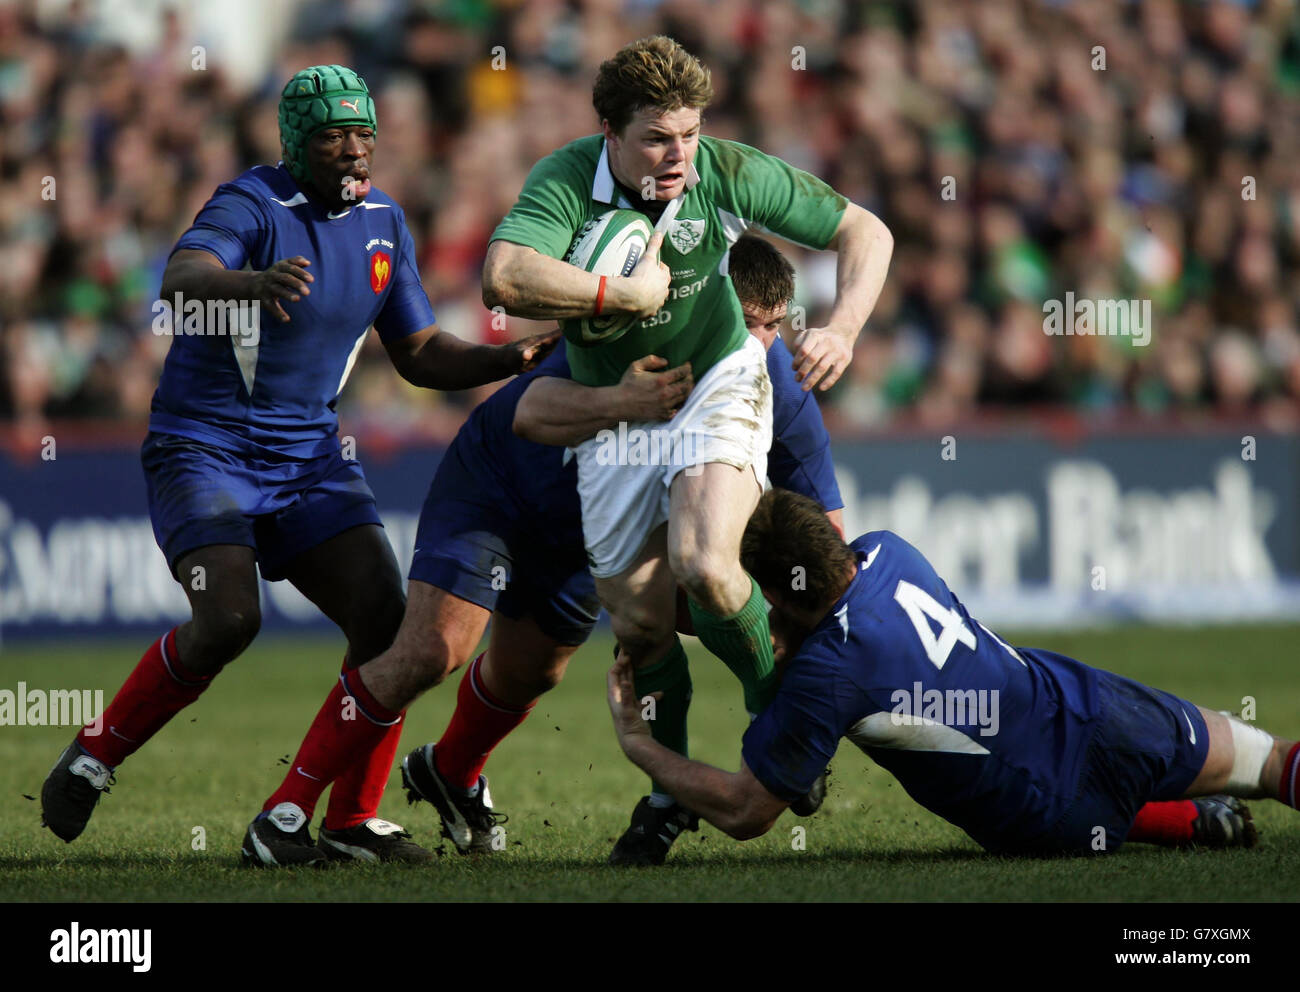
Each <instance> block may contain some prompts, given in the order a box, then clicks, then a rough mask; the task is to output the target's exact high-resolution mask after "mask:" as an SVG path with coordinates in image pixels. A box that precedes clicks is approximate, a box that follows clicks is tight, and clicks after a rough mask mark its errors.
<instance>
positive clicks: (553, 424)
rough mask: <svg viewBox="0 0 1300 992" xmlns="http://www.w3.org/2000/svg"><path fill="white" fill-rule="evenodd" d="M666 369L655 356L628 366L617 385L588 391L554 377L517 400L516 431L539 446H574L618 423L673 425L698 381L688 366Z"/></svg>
mask: <svg viewBox="0 0 1300 992" xmlns="http://www.w3.org/2000/svg"><path fill="white" fill-rule="evenodd" d="M667 364H668V363H667V362H666V361H665V360H664V359H662V358H660V357H658V356H657V355H647V356H646V357H645V358H638V359H637V360H636V361H635V362H633V363H632V364H631V365H629V366H628V367H627V371H626V372H624V373H623V378H622V379H621V380H619V383H618V385H617V386H584V385H582V384H581V383H577V382H574V381H573V380H572V379H560V378H556V377H553V376H546V377H543V378H539V379H537V380H536V381H534V382H533V383H531V384H530V385H529V386H528V388H527V389H525V390H524V395H523V396H521V397H520V398H519V404H518V406H516V407H515V420H514V432H515V433H516V434H518V435H519V436H520V437H522V438H526V439H527V440H529V441H535V442H536V443H538V444H554V445H561V446H567V447H574V446H576V445H579V444H581V443H582V442H583V441H585V440H587V438H589V437H593V436H594V435H595V434H596V433H597V432H599V431H601V430H604V429H605V428H612V427H613V426H614V425H615V424H618V423H619V422H620V421H626V422H629V423H635V422H638V421H646V420H649V421H656V422H660V421H666V420H671V419H672V418H673V416H674V415H675V414H676V413H677V411H678V410H679V409H680V408H681V405H682V403H683V402H684V401H685V399H686V397H687V395H689V393H690V391H691V389H692V388H693V386H694V380H693V379H692V378H691V366H690V363H689V362H687V363H686V364H685V365H679V366H677V368H675V369H667V370H663V368H664V366H665V365H667ZM661 370H663V371H661Z"/></svg>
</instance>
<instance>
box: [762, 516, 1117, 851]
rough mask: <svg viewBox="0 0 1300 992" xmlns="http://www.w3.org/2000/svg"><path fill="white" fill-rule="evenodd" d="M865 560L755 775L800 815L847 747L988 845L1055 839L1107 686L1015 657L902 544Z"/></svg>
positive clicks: (876, 547)
mask: <svg viewBox="0 0 1300 992" xmlns="http://www.w3.org/2000/svg"><path fill="white" fill-rule="evenodd" d="M852 547H853V549H854V551H855V553H856V555H857V558H858V572H857V574H856V576H855V577H854V579H853V582H852V584H851V585H850V586H849V588H848V589H847V591H846V592H845V593H844V595H843V596H842V597H841V598H840V600H839V601H838V602H837V603H836V604H835V607H834V608H833V609H832V610H831V612H830V613H828V614H827V616H826V617H825V619H823V621H822V622H821V624H820V625H819V626H818V627H817V628H816V629H815V630H814V631H813V632H812V633H811V634H810V635H809V636H808V638H807V639H806V640H805V641H804V643H803V644H802V645H801V647H800V649H799V651H798V653H797V654H796V655H795V657H794V658H792V659H791V660H790V662H789V664H788V666H787V667H786V670H785V672H784V674H783V676H782V680H781V684H780V687H779V689H778V692H777V695H776V698H775V700H774V701H773V702H772V704H771V706H769V707H768V708H767V709H766V710H764V711H763V713H762V714H760V715H759V717H758V718H757V719H756V720H755V721H754V722H753V723H752V724H751V725H750V727H749V729H748V730H747V731H746V733H745V736H744V741H743V744H742V750H741V753H742V756H743V758H744V761H745V764H746V765H748V766H749V768H750V770H751V771H752V772H753V773H754V776H755V777H756V778H757V779H758V780H759V781H760V782H761V783H762V784H763V786H764V787H765V788H766V789H767V790H768V791H769V792H771V793H772V794H773V795H775V796H777V797H779V798H781V799H787V800H790V801H793V800H795V799H797V798H799V797H801V796H803V795H805V794H806V793H807V792H808V790H809V789H810V788H811V787H812V785H813V782H814V780H815V779H816V778H817V776H818V775H819V774H820V773H821V772H822V770H823V769H825V767H826V765H827V763H828V762H829V761H830V759H831V757H832V756H833V755H834V753H835V749H836V746H837V745H838V744H839V741H840V738H842V737H847V738H848V739H849V740H851V741H852V742H853V743H854V744H856V745H857V746H858V747H859V748H861V749H862V750H863V751H864V752H865V753H866V754H867V755H869V756H870V757H871V758H872V759H873V760H875V761H876V762H878V763H879V764H881V765H883V766H884V767H885V768H887V769H888V770H889V771H890V772H892V773H893V774H894V776H895V777H896V778H897V779H898V781H899V782H900V783H901V784H902V786H903V788H904V789H906V790H907V793H908V794H909V795H910V796H911V797H912V798H913V799H915V800H916V801H917V802H918V803H920V804H921V805H922V806H924V807H926V809H929V810H930V811H931V812H934V813H936V814H938V815H939V816H942V817H943V818H944V819H946V820H948V821H950V822H952V823H955V824H956V825H957V826H959V827H961V828H962V829H964V830H965V831H966V832H967V833H968V834H970V835H971V836H972V837H973V838H974V839H975V840H976V841H978V842H980V843H982V844H986V845H994V846H996V845H997V844H999V843H1002V844H1005V843H1008V842H1010V841H1013V840H1016V839H1022V838H1023V839H1029V838H1033V837H1035V836H1037V835H1039V834H1041V833H1042V832H1044V831H1045V830H1047V829H1048V828H1049V827H1051V826H1052V825H1054V824H1055V823H1056V822H1057V821H1058V820H1059V819H1060V818H1061V816H1062V815H1063V814H1064V813H1065V812H1066V811H1067V810H1068V808H1069V806H1070V804H1071V803H1072V802H1073V801H1074V798H1075V795H1076V793H1077V788H1078V780H1079V776H1080V773H1081V769H1082V768H1083V763H1084V759H1085V756H1086V753H1087V750H1088V744H1089V743H1090V742H1091V739H1092V736H1093V733H1094V732H1095V730H1096V726H1097V721H1098V717H1099V712H1098V692H1097V672H1096V671H1095V670H1094V669H1092V668H1089V667H1088V666H1087V665H1084V664H1082V663H1081V662H1078V661H1075V660H1074V659H1072V658H1067V657H1064V656H1063V655H1058V654H1054V653H1052V652H1050V651H1038V650H1033V649H1027V648H1012V647H1011V646H1009V645H1007V644H1005V643H1004V642H1003V641H1001V640H1000V639H999V638H998V637H997V636H996V635H994V634H993V632H992V631H990V630H989V629H988V628H986V627H985V626H984V625H983V624H981V623H979V622H978V621H977V620H975V619H974V618H972V617H971V616H970V614H969V613H967V612H966V608H965V607H964V606H963V605H962V604H961V602H960V601H959V600H958V599H957V597H956V596H954V595H953V594H952V593H951V592H950V591H949V589H948V587H947V586H946V585H945V584H944V582H943V580H942V579H941V578H939V576H938V575H937V574H936V573H935V571H934V569H933V567H932V566H931V565H930V563H929V562H928V561H926V559H925V558H924V556H922V555H921V553H920V552H919V551H917V550H916V548H914V547H912V545H910V544H908V543H907V542H906V541H904V540H903V539H902V538H901V537H899V536H898V535H896V534H893V533H890V532H889V531H874V532H871V533H868V534H865V535H864V536H862V537H860V538H858V540H856V541H854V542H853V544H852Z"/></svg>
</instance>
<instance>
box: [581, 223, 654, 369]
mask: <svg viewBox="0 0 1300 992" xmlns="http://www.w3.org/2000/svg"><path fill="white" fill-rule="evenodd" d="M651 233H652V231H651V229H650V222H649V221H648V220H646V218H645V217H644V215H642V214H639V213H637V212H636V211H635V210H609V211H607V212H605V213H603V214H601V215H600V216H599V217H593V218H592V219H591V220H589V221H587V223H586V224H584V225H583V227H582V230H580V231H579V232H578V236H577V237H576V238H574V240H573V245H572V246H571V247H570V248H569V251H568V254H566V255H565V256H564V260H565V261H566V262H568V263H569V264H570V265H576V266H577V267H578V268H580V269H586V270H587V271H588V272H594V273H595V274H596V275H599V276H611V277H612V276H628V275H630V274H631V272H632V270H633V269H635V268H636V264H637V262H639V261H641V257H642V256H643V255H644V254H645V250H646V245H647V244H649V242H650V235H651ZM639 320H640V318H639V317H638V316H637V315H636V314H629V313H610V314H601V315H600V316H599V317H575V318H570V319H568V320H563V321H561V322H560V328H561V330H563V332H564V336H565V338H566V339H567V340H568V341H570V342H572V343H573V344H576V345H578V346H579V347H586V348H589V347H591V346H593V345H598V344H606V343H607V342H610V341H617V340H618V339H619V338H620V337H622V336H623V335H624V334H626V333H627V332H628V330H629V329H630V328H631V327H632V326H633V325H635V324H636V323H637V322H638V321H639Z"/></svg>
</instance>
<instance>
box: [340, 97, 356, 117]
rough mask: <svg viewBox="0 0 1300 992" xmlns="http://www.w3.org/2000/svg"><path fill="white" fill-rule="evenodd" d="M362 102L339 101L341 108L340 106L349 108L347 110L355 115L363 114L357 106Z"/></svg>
mask: <svg viewBox="0 0 1300 992" xmlns="http://www.w3.org/2000/svg"><path fill="white" fill-rule="evenodd" d="M360 102H361V101H360V100H340V101H339V106H340V107H347V108H348V109H349V110H351V111H352V112H353V113H354V114H359V113H361V111H360V110H358V109H357V104H358V103H360Z"/></svg>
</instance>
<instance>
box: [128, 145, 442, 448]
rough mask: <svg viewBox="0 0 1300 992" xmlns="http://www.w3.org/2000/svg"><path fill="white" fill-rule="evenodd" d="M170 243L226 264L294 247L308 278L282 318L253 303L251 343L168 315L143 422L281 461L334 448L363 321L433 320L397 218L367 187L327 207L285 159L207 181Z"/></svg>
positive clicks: (283, 253) (414, 326) (288, 253)
mask: <svg viewBox="0 0 1300 992" xmlns="http://www.w3.org/2000/svg"><path fill="white" fill-rule="evenodd" d="M180 249H200V250H202V251H207V252H210V253H211V254H213V255H215V256H216V257H217V258H218V259H220V261H221V263H222V264H223V265H224V266H225V267H226V268H227V269H232V270H236V269H242V268H244V267H245V266H248V267H249V268H251V269H254V270H262V269H267V268H270V266H271V265H273V264H274V263H275V262H277V261H279V260H280V259H283V258H290V257H293V256H295V255H302V256H304V257H305V258H307V259H309V260H310V261H311V265H310V266H309V267H308V268H307V271H308V272H309V273H311V275H312V276H313V277H314V279H315V281H314V282H312V283H310V284H309V287H310V289H311V294H310V295H309V296H303V297H302V299H301V300H300V301H299V302H298V303H292V302H289V301H287V300H286V301H282V306H283V308H284V311H285V313H287V314H288V315H289V318H290V319H289V322H288V323H281V322H280V321H279V320H278V319H277V318H276V317H275V316H274V315H273V314H271V313H269V312H266V310H265V308H263V311H262V313H261V315H260V318H261V319H260V332H259V334H258V336H257V341H256V344H252V343H250V339H244V338H240V337H238V336H232V335H230V334H223V335H214V334H211V333H208V334H184V333H180V331H181V329H182V328H183V326H184V315H183V314H177V315H176V318H175V320H176V327H177V330H176V332H175V335H174V339H173V341H172V344H171V348H170V350H169V351H168V353H167V360H166V363H165V365H164V366H163V373H162V378H161V380H160V381H159V384H158V389H157V392H155V393H154V398H153V406H152V412H151V416H150V418H149V428H150V430H152V431H157V432H159V433H164V434H179V435H182V436H185V437H192V438H195V439H198V440H201V441H204V442H206V443H209V444H213V445H215V446H217V447H220V448H224V449H227V450H232V451H237V452H243V453H251V454H259V453H261V454H264V453H266V451H265V449H271V451H272V452H273V453H274V454H275V455H279V456H285V457H290V458H310V457H314V456H316V455H320V454H323V453H325V452H328V451H331V450H334V449H337V448H338V446H339V442H338V437H337V434H338V418H337V415H336V413H335V403H336V401H337V399H338V395H339V393H340V391H341V390H342V388H343V384H344V382H345V381H346V380H347V377H348V374H349V373H350V372H351V370H352V364H353V362H355V360H356V356H357V353H358V352H359V351H360V349H361V345H362V342H363V341H364V339H365V335H366V333H367V332H368V330H369V328H370V326H371V325H372V324H373V325H374V327H375V329H376V330H377V331H378V332H379V336H380V337H381V338H382V339H383V340H384V341H391V340H395V339H398V338H402V337H406V336H408V335H411V334H414V333H416V332H417V331H420V330H422V329H423V328H425V327H428V326H429V325H431V324H433V323H434V314H433V309H432V307H431V306H430V305H429V300H428V297H427V296H426V295H425V292H424V289H423V287H422V286H421V284H420V275H419V272H418V270H417V268H416V263H415V249H414V245H413V243H412V240H411V235H410V232H409V231H408V230H407V227H406V218H405V215H404V214H403V213H402V210H401V208H400V207H399V206H398V205H397V204H396V203H394V202H393V200H392V199H391V198H389V197H388V196H387V195H385V194H384V193H382V192H380V191H379V190H377V189H374V188H373V187H372V189H371V192H370V194H369V195H368V196H367V197H366V199H365V200H362V201H360V202H358V203H357V204H355V205H354V206H352V207H350V208H348V209H344V210H338V211H329V210H328V209H327V208H326V206H325V205H323V204H321V203H320V202H318V201H317V200H315V199H312V198H309V197H308V196H307V195H306V194H305V193H303V191H302V190H301V189H300V188H299V187H298V184H297V183H296V182H295V181H294V180H293V177H292V176H290V175H289V172H288V170H287V169H285V168H284V166H283V165H280V166H276V167H271V166H258V167H257V168H254V169H250V170H249V171H248V172H245V173H244V174H243V175H241V176H240V177H239V178H237V179H235V180H234V181H233V182H229V183H223V184H222V185H221V186H219V187H218V188H217V191H216V193H215V194H214V195H213V197H212V199H210V200H209V201H208V202H207V203H206V204H205V205H204V207H203V209H202V210H201V211H199V214H198V216H197V217H195V219H194V223H193V225H192V226H191V227H190V228H189V230H187V231H186V232H185V233H184V234H183V235H181V238H180V240H179V241H177V243H176V247H175V248H174V249H173V251H178V250H180ZM165 302H167V303H169V304H170V303H171V302H172V301H170V300H168V301H165Z"/></svg>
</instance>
